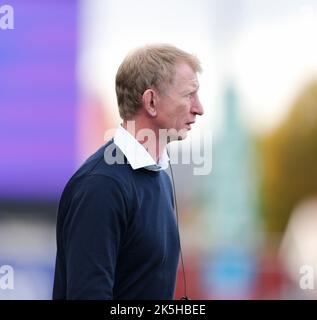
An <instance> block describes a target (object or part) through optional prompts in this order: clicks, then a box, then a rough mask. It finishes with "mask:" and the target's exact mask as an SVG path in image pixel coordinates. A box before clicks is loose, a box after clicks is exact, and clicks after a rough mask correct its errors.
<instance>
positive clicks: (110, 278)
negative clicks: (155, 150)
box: [53, 140, 179, 299]
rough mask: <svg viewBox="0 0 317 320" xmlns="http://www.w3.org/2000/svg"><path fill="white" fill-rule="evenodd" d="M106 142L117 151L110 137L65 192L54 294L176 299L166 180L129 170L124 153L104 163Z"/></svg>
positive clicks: (60, 296) (169, 190)
mask: <svg viewBox="0 0 317 320" xmlns="http://www.w3.org/2000/svg"><path fill="white" fill-rule="evenodd" d="M109 147H112V150H113V149H114V150H115V152H121V151H120V149H119V148H117V147H116V146H115V145H114V144H113V140H111V141H110V142H108V143H107V144H106V145H105V146H103V147H102V148H100V149H99V150H98V151H97V152H96V153H95V154H93V155H92V156H91V157H90V158H89V159H88V160H87V161H86V162H85V163H84V164H83V165H82V166H81V168H80V169H79V170H78V171H77V172H76V173H75V174H74V175H73V177H72V178H71V179H70V181H69V182H68V183H67V185H66V187H65V189H64V191H63V194H62V197H61V200H60V204H59V210H58V217H57V255H56V266H55V278H54V289H53V299H173V296H174V290H175V281H176V271H177V265H178V259H179V244H178V236H177V226H176V220H175V216H174V213H173V197H172V187H171V182H170V179H169V177H168V175H167V174H166V172H164V171H149V170H147V169H144V168H141V169H137V170H133V169H132V168H131V166H130V165H129V164H128V163H127V160H126V158H125V157H124V156H123V158H124V160H125V164H112V165H110V164H107V163H106V161H104V151H105V148H109ZM107 150H110V149H107ZM121 154H122V153H121Z"/></svg>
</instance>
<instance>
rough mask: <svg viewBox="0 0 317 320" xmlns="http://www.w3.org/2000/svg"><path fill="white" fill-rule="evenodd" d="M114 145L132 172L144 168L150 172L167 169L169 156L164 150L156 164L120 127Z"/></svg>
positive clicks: (130, 135)
mask: <svg viewBox="0 0 317 320" xmlns="http://www.w3.org/2000/svg"><path fill="white" fill-rule="evenodd" d="M114 143H115V145H116V146H118V147H119V149H120V150H121V151H122V153H123V154H124V155H125V156H126V158H127V160H128V162H129V163H130V165H131V167H132V169H133V170H136V169H140V168H145V169H147V170H151V171H159V170H166V169H167V168H168V162H169V156H168V154H167V151H166V148H164V151H163V153H162V156H161V157H160V159H159V162H158V163H156V162H155V161H154V159H153V158H152V157H151V155H150V154H149V153H148V151H147V150H146V149H145V148H144V147H143V145H142V144H141V143H139V142H138V141H137V140H136V139H135V138H134V137H133V136H132V134H130V132H128V131H127V130H126V129H124V128H123V127H122V126H121V125H119V127H118V128H117V130H116V132H115V135H114Z"/></svg>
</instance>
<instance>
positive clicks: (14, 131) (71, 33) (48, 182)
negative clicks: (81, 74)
mask: <svg viewBox="0 0 317 320" xmlns="http://www.w3.org/2000/svg"><path fill="white" fill-rule="evenodd" d="M7 4H9V5H11V6H12V7H13V9H14V29H13V30H0V200H10V199H17V200H19V199H21V200H32V201H34V200H35V201H36V200H41V201H43V200H44V201H45V200H49V201H51V200H53V201H54V200H56V199H57V198H58V197H59V195H60V192H61V190H62V188H63V186H64V184H65V182H66V181H67V179H68V178H69V176H70V174H71V173H72V171H73V170H74V168H75V164H76V150H75V147H76V116H77V105H78V91H77V83H76V70H75V67H76V55H77V31H78V30H77V27H78V26H77V24H78V21H77V19H78V1H77V0H68V1H59V2H56V1H52V0H46V1H39V0H23V1H21V0H19V1H17V0H15V1H14V0H8V2H7Z"/></svg>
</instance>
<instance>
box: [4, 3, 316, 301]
mask: <svg viewBox="0 0 317 320" xmlns="http://www.w3.org/2000/svg"><path fill="white" fill-rule="evenodd" d="M6 4H9V5H11V6H12V7H13V8H14V30H1V29H0V155H1V156H0V267H1V266H2V265H11V266H12V267H13V268H14V289H13V290H10V289H7V290H4V289H0V299H50V298H51V291H52V283H53V272H54V262H55V261H54V260H55V250H56V246H55V220H56V209H57V205H58V200H59V196H60V194H61V191H62V189H63V186H64V185H65V183H66V181H67V180H68V178H69V177H70V176H71V174H72V173H73V172H74V170H75V169H76V168H77V167H78V166H79V165H80V164H81V163H82V161H83V160H84V159H85V158H86V157H87V156H88V155H89V154H90V153H92V152H93V151H94V150H95V149H96V148H97V147H98V146H99V145H101V144H102V143H103V142H104V134H105V132H106V130H108V129H110V128H115V127H116V126H117V125H118V123H119V121H120V119H119V114H118V111H117V106H116V100H115V88H114V78H115V73H116V70H117V68H118V66H119V64H120V62H121V61H122V59H123V57H124V56H125V55H126V53H127V52H128V51H129V50H131V49H132V48H134V47H136V46H138V45H143V44H145V43H150V42H169V43H172V44H174V45H176V46H179V47H181V48H183V49H185V50H188V51H190V52H192V53H195V54H197V56H198V57H199V58H200V60H201V62H202V66H203V69H204V72H203V74H202V75H201V76H200V84H201V90H200V98H201V101H202V103H203V105H204V108H205V115H204V117H202V118H201V119H199V120H198V121H197V125H196V127H195V128H193V130H192V132H191V136H190V139H191V140H190V141H191V142H192V143H194V144H196V143H198V142H197V141H198V139H199V134H200V132H201V131H202V130H203V129H208V130H211V131H212V134H213V136H212V141H209V142H208V144H207V145H208V148H209V150H211V149H212V171H211V172H210V173H209V174H207V175H200V176H199V175H194V174H193V170H192V169H193V164H191V165H187V164H183V165H181V164H177V165H175V183H176V188H177V197H178V204H179V211H180V229H181V237H182V246H183V251H184V261H185V268H186V273H187V282H188V291H189V295H190V296H191V297H192V299H315V298H316V297H317V288H316V285H317V283H316V277H317V275H315V277H314V273H317V255H316V252H317V250H316V248H317V232H316V229H317V144H316V141H317V42H316V40H315V39H316V31H317V4H316V2H315V1H314V0H307V1H301V0H279V1H273V0H267V1H264V0H259V1H251V0H212V1H210V0H185V1H184V0H173V1H168V0H162V1H150V0H147V1H145V0H140V1H128V0H89V1H88V0H85V1H84V0H82V1H79V0H66V1H58V2H57V1H52V0H45V1H43V0H42V1H40V0H23V1H22V0H7V1H6ZM303 266H309V267H310V268H311V269H310V270H312V273H311V274H306V273H305V272H303V269H302V267H303ZM181 275H182V274H181V268H180V269H179V273H178V283H177V288H176V294H175V298H179V297H180V296H181V295H182V290H183V287H182V278H181ZM2 276H3V275H2V274H0V278H1V277H2ZM304 276H312V281H313V282H312V283H313V285H308V287H309V288H308V289H307V286H306V289H305V286H304V287H303V285H302V284H303V281H302V280H303V277H304ZM307 279H308V278H307ZM309 279H310V278H309ZM309 279H308V280H307V281H308V282H309V281H310V280H309ZM304 282H305V281H304Z"/></svg>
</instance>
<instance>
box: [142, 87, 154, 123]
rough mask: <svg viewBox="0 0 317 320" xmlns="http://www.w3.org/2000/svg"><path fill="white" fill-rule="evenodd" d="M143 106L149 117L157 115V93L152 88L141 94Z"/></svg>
mask: <svg viewBox="0 0 317 320" xmlns="http://www.w3.org/2000/svg"><path fill="white" fill-rule="evenodd" d="M142 101H143V107H144V109H145V111H146V112H147V114H148V115H149V116H150V117H156V115H157V95H156V92H155V91H154V90H153V89H147V90H145V91H144V93H143V95H142Z"/></svg>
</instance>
